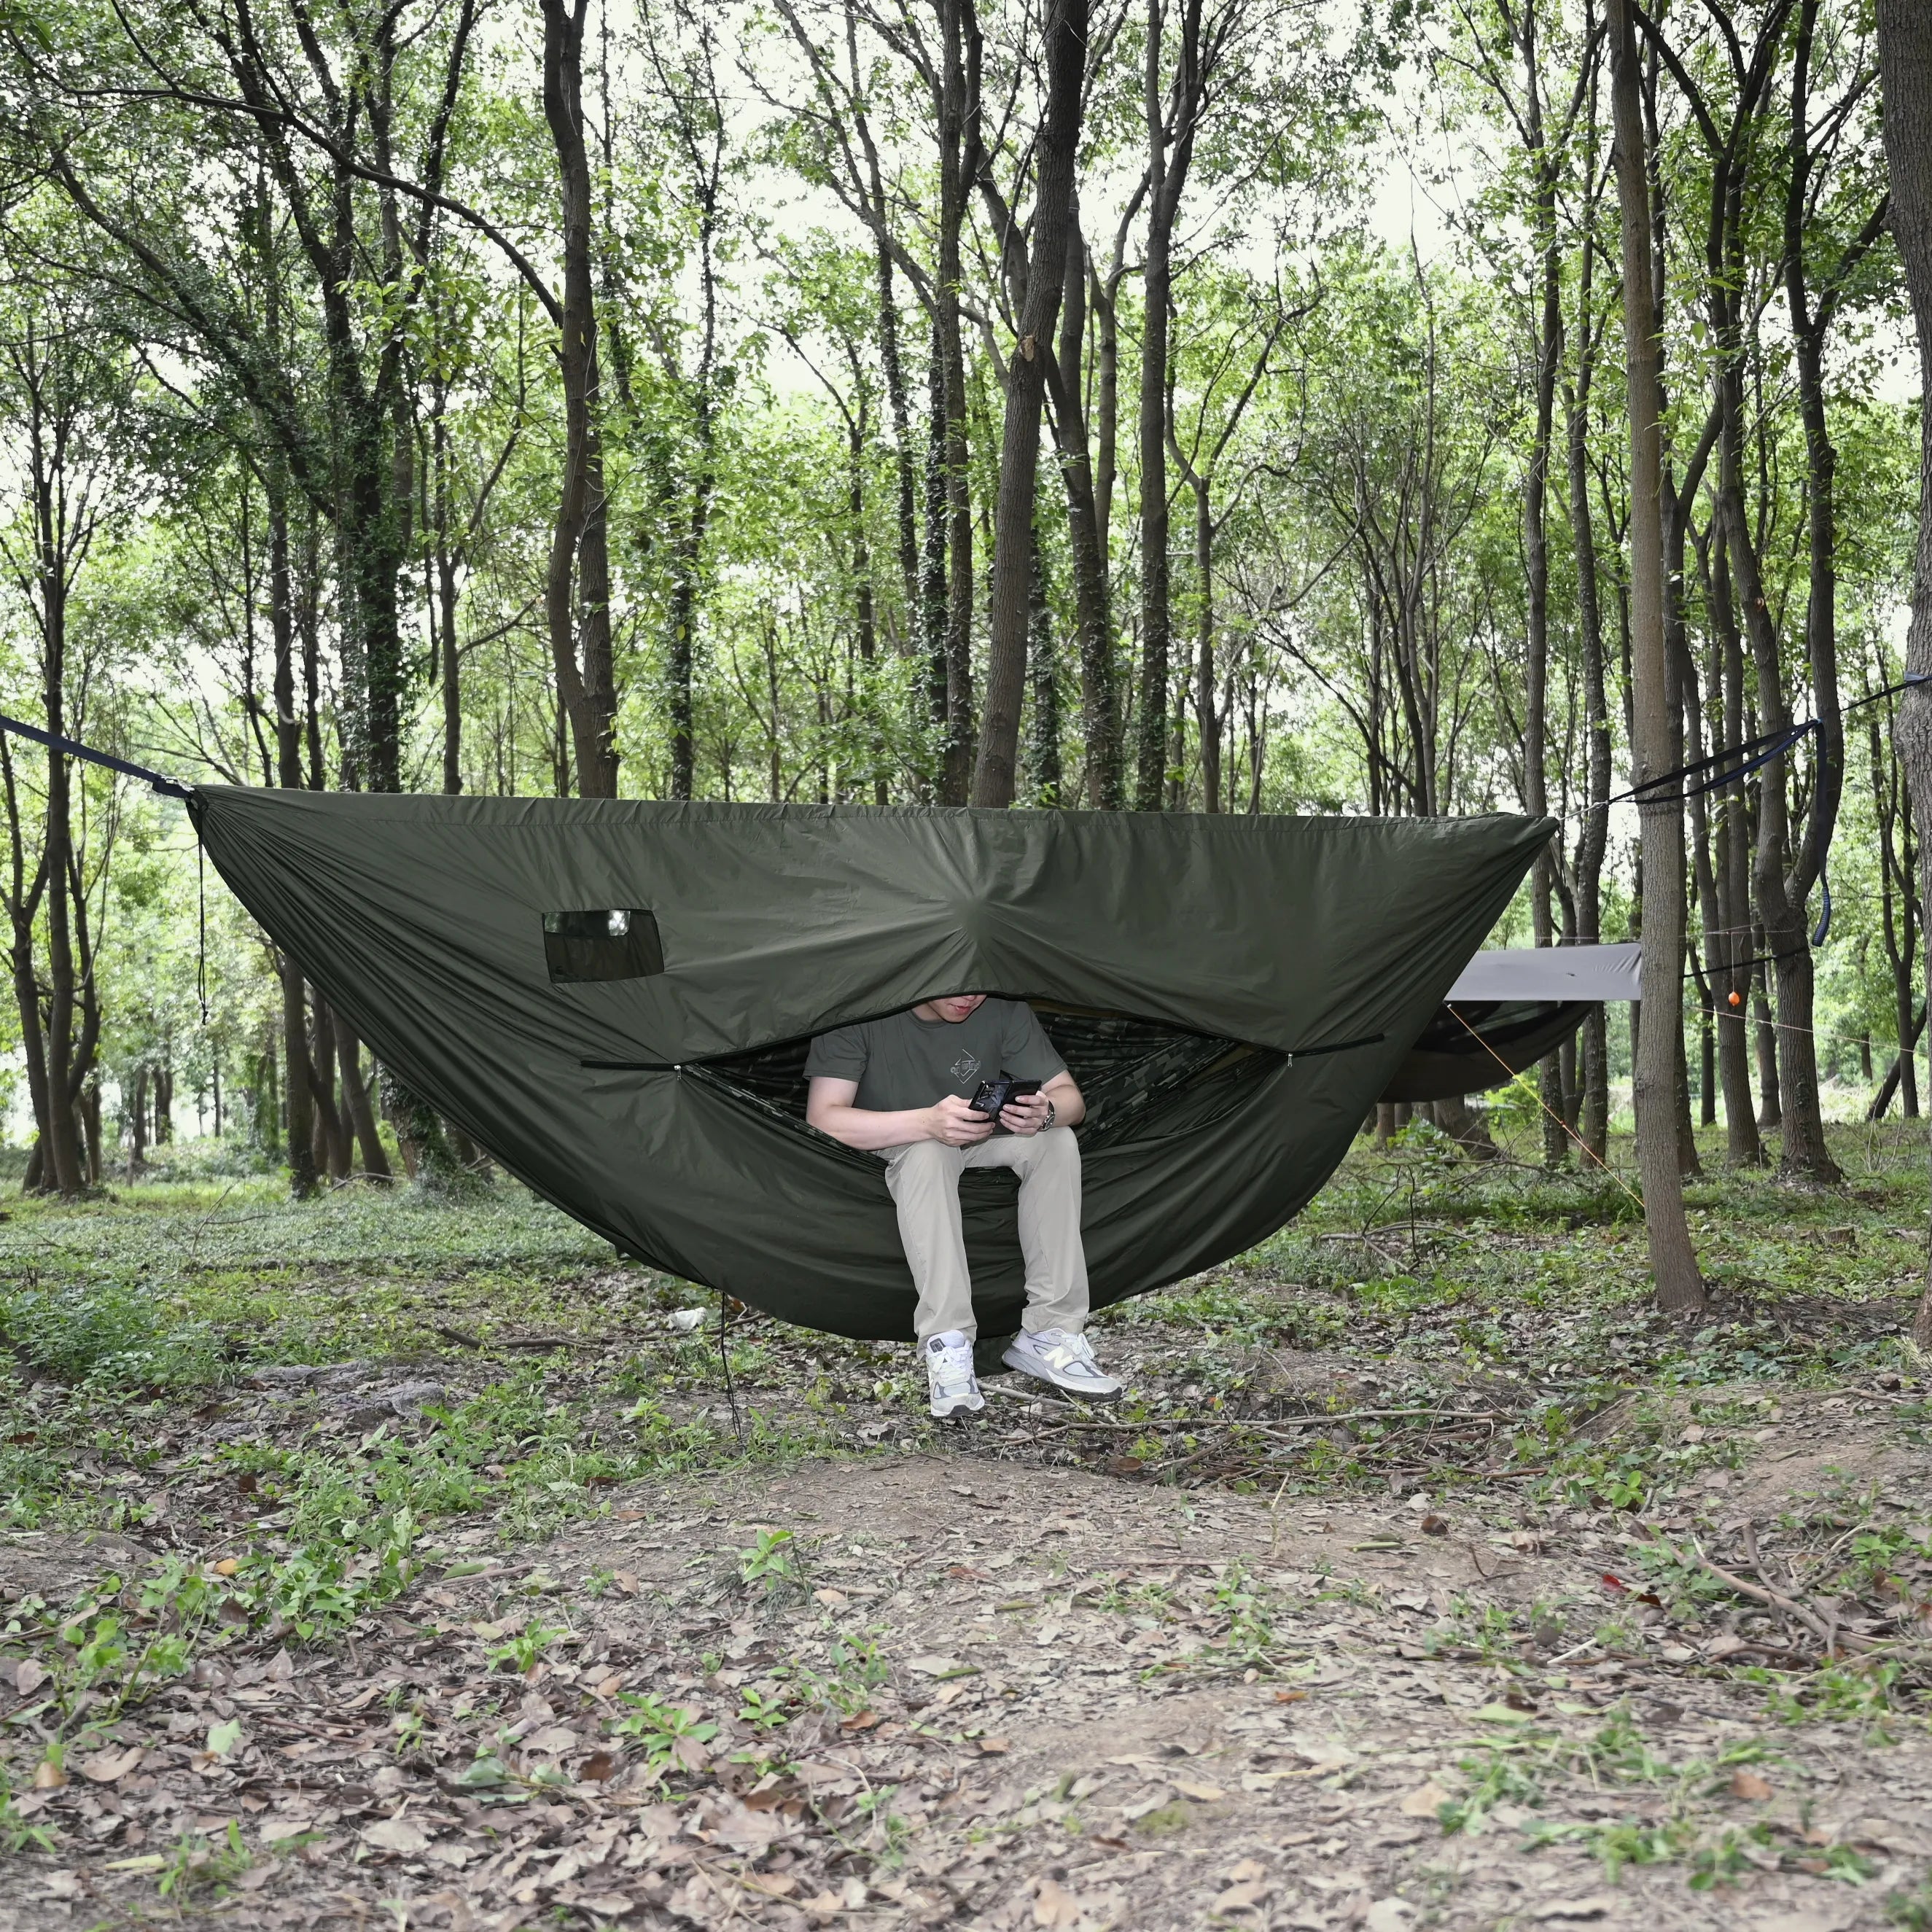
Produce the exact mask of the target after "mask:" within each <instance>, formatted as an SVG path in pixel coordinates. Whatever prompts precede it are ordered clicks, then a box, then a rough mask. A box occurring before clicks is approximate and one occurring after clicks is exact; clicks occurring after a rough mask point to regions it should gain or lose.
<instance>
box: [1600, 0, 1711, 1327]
mask: <svg viewBox="0 0 1932 1932" xmlns="http://www.w3.org/2000/svg"><path fill="white" fill-rule="evenodd" d="M1608 8H1609V10H1608V25H1609V35H1610V56H1611V90H1610V92H1611V102H1612V110H1613V124H1614V127H1615V141H1616V175H1617V189H1618V199H1619V202H1620V203H1621V205H1622V211H1623V223H1622V228H1623V234H1622V260H1623V272H1624V304H1623V306H1624V349H1625V361H1626V364H1627V366H1628V383H1627V388H1628V395H1629V412H1630V441H1631V471H1630V475H1631V509H1630V548H1631V554H1630V602H1631V672H1632V678H1633V682H1634V691H1633V694H1632V695H1633V703H1634V721H1635V724H1636V727H1637V728H1636V731H1635V734H1634V736H1635V744H1634V763H1635V765H1636V766H1637V771H1636V776H1637V780H1638V782H1639V783H1640V784H1642V783H1643V782H1645V781H1650V780H1654V779H1656V778H1659V777H1661V776H1662V775H1664V773H1666V772H1668V770H1669V769H1670V744H1671V739H1672V736H1673V733H1672V730H1671V716H1670V714H1671V709H1672V706H1671V693H1670V666H1669V664H1668V662H1667V659H1666V657H1665V652H1664V521H1663V508H1664V505H1663V492H1664V460H1663V448H1662V442H1661V426H1660V423H1659V413H1660V403H1661V397H1660V394H1659V384H1658V362H1657V356H1658V345H1657V337H1656V334H1655V329H1656V324H1655V295H1654V292H1653V290H1652V269H1651V225H1650V206H1649V192H1648V190H1649V180H1648V170H1647V169H1646V166H1645V156H1644V136H1643V109H1642V106H1641V104H1640V98H1639V92H1638V89H1639V74H1638V69H1637V36H1636V31H1635V26H1634V22H1633V20H1632V18H1631V0H1608ZM1638 818H1639V823H1640V835H1641V844H1642V849H1643V872H1644V908H1643V929H1644V932H1643V998H1644V1002H1645V1007H1646V1012H1647V1013H1649V1014H1651V1015H1653V1016H1655V1019H1654V1020H1653V1022H1652V1024H1651V1025H1648V1026H1645V1027H1643V1028H1641V1030H1640V1033H1639V1036H1638V1044H1637V1055H1636V1061H1637V1064H1636V1068H1635V1076H1634V1080H1633V1082H1632V1086H1633V1090H1634V1098H1635V1101H1636V1105H1637V1165H1638V1168H1639V1169H1640V1172H1641V1174H1642V1176H1643V1197H1644V1227H1645V1232H1646V1235H1647V1236H1648V1238H1649V1250H1650V1265H1651V1271H1652V1274H1653V1276H1654V1277H1655V1280H1656V1283H1657V1298H1658V1305H1659V1306H1660V1307H1662V1308H1664V1309H1665V1310H1680V1309H1694V1308H1698V1307H1702V1306H1703V1302H1704V1285H1703V1280H1702V1279H1701V1278H1700V1276H1699V1274H1698V1272H1697V1256H1696V1255H1695V1254H1694V1252H1693V1251H1692V1249H1691V1235H1690V1229H1689V1228H1688V1226H1687V1225H1686V1223H1685V1218H1684V1184H1683V1178H1682V1175H1680V1174H1679V1172H1678V1166H1677V1134H1676V1106H1675V1104H1674V1103H1675V1100H1676V1092H1675V1090H1676V1077H1677V1066H1676V1060H1677V1050H1678V1043H1679V1040H1681V1039H1682V1031H1683V1029H1682V1026H1681V1025H1672V1024H1671V1021H1672V1016H1673V1014H1675V1013H1678V1012H1679V1010H1680V1009H1681V1007H1682V989H1681V987H1680V986H1679V983H1678V974H1679V973H1680V972H1681V971H1682V968H1681V966H1680V965H1679V960H1680V959H1681V958H1682V953H1683V941H1684V807H1683V802H1682V799H1681V798H1679V797H1677V796H1665V797H1661V798H1660V797H1655V796H1652V797H1649V798H1647V799H1645V800H1643V802H1640V805H1639V806H1638Z"/></svg>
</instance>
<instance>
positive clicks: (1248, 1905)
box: [1214, 1878, 1268, 1912]
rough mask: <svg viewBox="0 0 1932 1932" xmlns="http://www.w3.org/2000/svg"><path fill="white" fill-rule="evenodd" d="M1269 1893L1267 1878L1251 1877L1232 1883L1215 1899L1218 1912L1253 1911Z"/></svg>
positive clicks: (1215, 1907)
mask: <svg viewBox="0 0 1932 1932" xmlns="http://www.w3.org/2000/svg"><path fill="white" fill-rule="evenodd" d="M1267 1896H1268V1881H1267V1880H1266V1879H1258V1878H1251V1879H1247V1881H1245V1882H1244V1883H1242V1884H1241V1885H1230V1886H1229V1888H1227V1890H1226V1891H1224V1892H1223V1893H1222V1894H1221V1895H1220V1897H1219V1898H1217V1899H1216V1900H1215V1901H1214V1909H1215V1910H1216V1911H1217V1912H1252V1911H1253V1909H1255V1907H1256V1906H1258V1905H1259V1904H1260V1903H1261V1902H1262V1900H1263V1899H1265V1897H1267Z"/></svg>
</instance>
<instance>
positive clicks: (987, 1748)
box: [980, 1738, 1013, 1757]
mask: <svg viewBox="0 0 1932 1932" xmlns="http://www.w3.org/2000/svg"><path fill="white" fill-rule="evenodd" d="M1012 1749H1013V1746H1012V1745H1011V1744H1010V1743H1009V1742H1007V1739H1004V1738H982V1739H980V1755H981V1756H982V1757H1005V1756H1006V1754H1007V1752H1009V1751H1011V1750H1012Z"/></svg>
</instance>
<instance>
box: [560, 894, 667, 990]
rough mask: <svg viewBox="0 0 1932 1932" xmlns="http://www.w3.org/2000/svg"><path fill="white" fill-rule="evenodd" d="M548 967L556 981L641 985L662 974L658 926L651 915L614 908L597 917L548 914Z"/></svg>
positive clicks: (597, 914)
mask: <svg viewBox="0 0 1932 1932" xmlns="http://www.w3.org/2000/svg"><path fill="white" fill-rule="evenodd" d="M543 930H544V964H545V965H547V967H548V968H550V978H551V980H552V981H553V983H556V984H557V985H559V986H562V985H565V984H568V983H569V982H571V981H572V980H642V979H644V978H646V977H648V976H649V974H652V973H661V972H662V971H664V947H663V944H661V941H659V939H658V922H657V921H656V919H655V918H654V917H652V915H651V914H650V913H647V912H642V911H639V910H636V909H634V908H625V907H616V908H614V909H612V910H604V911H594V912H547V913H544V919H543Z"/></svg>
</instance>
